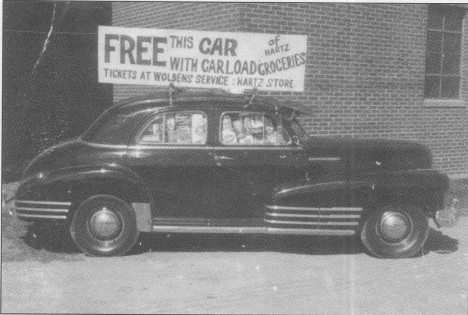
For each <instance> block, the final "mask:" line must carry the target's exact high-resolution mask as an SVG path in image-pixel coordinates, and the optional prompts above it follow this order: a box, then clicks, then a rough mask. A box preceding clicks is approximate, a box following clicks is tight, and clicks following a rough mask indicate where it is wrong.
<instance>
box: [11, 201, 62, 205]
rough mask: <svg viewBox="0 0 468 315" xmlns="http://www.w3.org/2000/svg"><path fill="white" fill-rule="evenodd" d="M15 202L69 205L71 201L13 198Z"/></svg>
mask: <svg viewBox="0 0 468 315" xmlns="http://www.w3.org/2000/svg"><path fill="white" fill-rule="evenodd" d="M15 202H17V203H27V204H40V205H58V206H71V202H58V201H33V200H15Z"/></svg>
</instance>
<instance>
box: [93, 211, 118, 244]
mask: <svg viewBox="0 0 468 315" xmlns="http://www.w3.org/2000/svg"><path fill="white" fill-rule="evenodd" d="M90 228H91V231H92V233H93V234H94V235H95V236H96V237H97V238H99V239H101V240H109V239H112V238H114V237H115V236H116V235H117V234H118V233H119V228H120V224H119V219H118V217H117V216H116V215H115V213H114V212H112V211H110V210H109V209H108V208H107V207H103V208H101V209H99V210H98V211H96V212H95V213H94V214H93V216H92V217H91V220H90Z"/></svg>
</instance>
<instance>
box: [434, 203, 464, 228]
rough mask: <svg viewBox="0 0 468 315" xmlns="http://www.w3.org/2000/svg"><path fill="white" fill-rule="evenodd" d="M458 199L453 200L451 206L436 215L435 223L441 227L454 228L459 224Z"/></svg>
mask: <svg viewBox="0 0 468 315" xmlns="http://www.w3.org/2000/svg"><path fill="white" fill-rule="evenodd" d="M457 203H458V200H457V199H453V200H452V202H451V204H450V206H447V207H445V209H442V210H439V211H437V212H436V214H435V218H434V219H435V222H436V223H437V225H438V226H439V227H442V226H443V227H452V226H455V225H456V224H457V220H458V211H457Z"/></svg>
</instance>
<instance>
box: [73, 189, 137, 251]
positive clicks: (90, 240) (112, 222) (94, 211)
mask: <svg viewBox="0 0 468 315" xmlns="http://www.w3.org/2000/svg"><path fill="white" fill-rule="evenodd" d="M70 233H71V236H72V238H73V240H74V241H75V243H76V245H77V246H78V247H79V248H80V249H81V250H82V251H83V252H85V253H86V254H88V255H90V256H120V255H124V254H125V253H127V252H128V251H129V250H130V249H131V248H132V247H133V245H135V243H136V241H137V239H138V236H139V232H138V229H137V225H136V217H135V213H134V211H133V209H132V208H131V206H130V205H129V204H128V203H126V202H125V201H123V200H122V199H119V198H117V197H114V196H109V195H97V196H93V197H90V198H88V199H86V200H85V201H83V203H81V205H80V206H79V207H78V209H77V210H76V212H75V214H74V216H73V220H72V224H71V226H70Z"/></svg>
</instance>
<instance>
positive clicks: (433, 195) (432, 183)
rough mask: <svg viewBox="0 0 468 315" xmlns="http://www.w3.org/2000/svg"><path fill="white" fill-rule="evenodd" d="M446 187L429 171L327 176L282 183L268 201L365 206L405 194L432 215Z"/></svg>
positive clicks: (446, 183)
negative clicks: (421, 204)
mask: <svg viewBox="0 0 468 315" xmlns="http://www.w3.org/2000/svg"><path fill="white" fill-rule="evenodd" d="M448 188H449V179H448V176H447V175H444V174H441V173H439V172H437V171H433V170H411V171H398V172H379V173H364V174H357V175H356V174H353V175H339V176H327V177H322V178H317V179H315V180H301V181H297V182H292V183H286V184H282V185H280V186H278V187H276V189H275V190H274V192H273V195H272V200H270V204H281V205H285V206H288V205H291V206H292V205H294V206H310V207H320V206H328V207H342V206H362V207H366V206H368V205H369V204H372V203H376V202H380V201H383V199H392V198H401V197H406V198H409V199H412V200H414V201H417V202H420V203H423V204H424V206H425V208H426V210H427V213H428V215H430V216H433V215H434V213H435V211H437V210H438V209H442V208H443V206H444V195H445V193H446V192H447V190H448ZM320 202H322V204H318V203H320Z"/></svg>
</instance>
